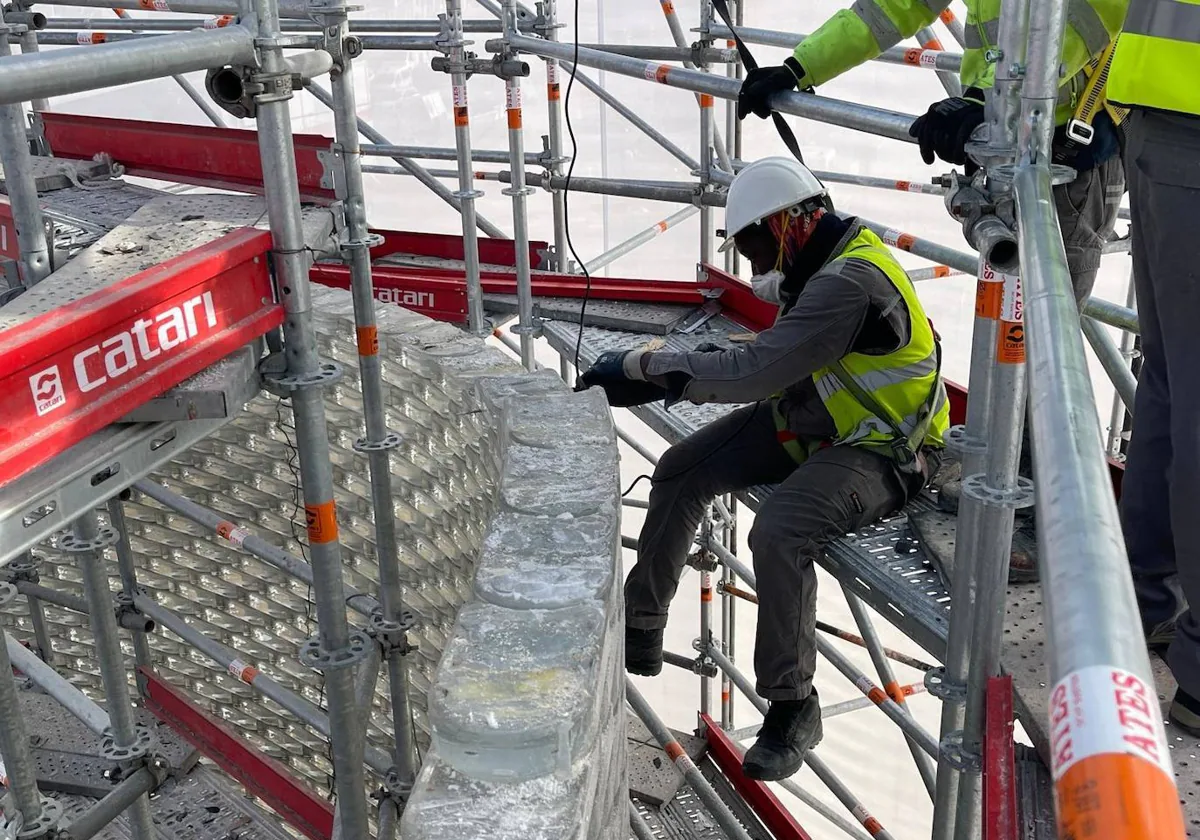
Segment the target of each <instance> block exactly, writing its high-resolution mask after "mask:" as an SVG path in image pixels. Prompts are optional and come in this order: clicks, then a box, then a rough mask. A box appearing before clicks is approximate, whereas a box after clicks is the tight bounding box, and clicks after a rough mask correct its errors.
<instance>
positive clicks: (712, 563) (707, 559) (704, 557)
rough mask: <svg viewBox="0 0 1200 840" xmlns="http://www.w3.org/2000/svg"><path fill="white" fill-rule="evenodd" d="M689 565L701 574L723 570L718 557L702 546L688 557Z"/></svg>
mask: <svg viewBox="0 0 1200 840" xmlns="http://www.w3.org/2000/svg"><path fill="white" fill-rule="evenodd" d="M687 564H688V565H689V566H691V567H692V568H693V569H695V570H696V571H699V572H715V571H717V570H718V569H719V568H721V564H720V563H718V562H717V555H715V554H713V553H712V552H711V551H709V550H708V548H707V547H704V546H701V547H700V548H697V549H696V550H695V551H693V552H692V553H691V554H689V555H688V556H687Z"/></svg>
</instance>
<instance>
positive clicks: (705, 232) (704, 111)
mask: <svg viewBox="0 0 1200 840" xmlns="http://www.w3.org/2000/svg"><path fill="white" fill-rule="evenodd" d="M713 128H714V126H713V98H712V97H711V96H709V95H708V94H707V93H702V94H700V189H701V191H703V192H708V189H709V183H710V182H711V180H712V143H713ZM712 260H713V209H712V207H709V206H708V205H706V204H704V203H703V202H701V204H700V262H702V263H704V264H705V265H709V264H711V263H712Z"/></svg>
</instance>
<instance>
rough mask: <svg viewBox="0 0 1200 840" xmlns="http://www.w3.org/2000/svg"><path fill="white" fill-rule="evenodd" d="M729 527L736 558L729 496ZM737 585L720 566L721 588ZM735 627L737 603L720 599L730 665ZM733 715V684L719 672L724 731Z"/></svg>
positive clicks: (735, 528)
mask: <svg viewBox="0 0 1200 840" xmlns="http://www.w3.org/2000/svg"><path fill="white" fill-rule="evenodd" d="M728 507H729V527H728V528H727V529H726V532H725V535H726V546H725V547H726V548H727V549H728V550H729V553H730V555H731V556H733V557H736V556H737V550H738V521H737V513H738V511H737V497H736V496H733V495H730V496H729V505H728ZM736 584H737V576H736V575H735V574H734V573H733V570H732V569H730V568H729V567H728V566H725V565H722V566H721V587H722V589H725V588H726V587H730V586H735V585H736ZM736 627H737V601H736V599H734V598H731V597H728V596H726V597H724V598H722V599H721V643H722V650H724V652H725V655H726V656H728V657H729V661H730V663H734V662H737V657H736V654H737V634H736V633H735V632H734V630H735V629H736ZM733 715H734V697H733V682H732V681H731V680H730V678H729V675H728V674H726V673H725V672H721V725H722V726H723V727H725V728H726V729H732V728H733V727H734V726H735V724H734V720H733Z"/></svg>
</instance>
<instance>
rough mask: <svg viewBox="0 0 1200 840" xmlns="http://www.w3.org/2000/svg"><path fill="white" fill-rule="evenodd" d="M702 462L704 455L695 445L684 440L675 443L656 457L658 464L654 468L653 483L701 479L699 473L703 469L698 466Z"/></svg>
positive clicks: (687, 481) (686, 482)
mask: <svg viewBox="0 0 1200 840" xmlns="http://www.w3.org/2000/svg"><path fill="white" fill-rule="evenodd" d="M703 463H704V455H703V454H702V453H698V452H697V451H696V448H695V447H693V446H689V445H688V442H687V441H686V440H685V441H684V442H682V443H677V444H675V445H674V446H672V447H671V448H670V449H668V450H667V451H666V452H664V453H663V454H662V456H661V457H660V458H659V459H658V465H657V466H656V467H655V468H654V476H653V478H654V483H655V484H664V483H666V482H680V483H685V484H688V483H692V482H694V481H696V480H697V479H702V476H701V475H700V474H701V473H702V472H703V471H702V470H701V469H699V468H700V466H701V465H702V464H703ZM702 483H703V482H702Z"/></svg>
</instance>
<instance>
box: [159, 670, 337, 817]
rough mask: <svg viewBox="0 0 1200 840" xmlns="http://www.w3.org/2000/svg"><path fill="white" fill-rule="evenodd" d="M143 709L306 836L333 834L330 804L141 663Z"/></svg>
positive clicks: (285, 768)
mask: <svg viewBox="0 0 1200 840" xmlns="http://www.w3.org/2000/svg"><path fill="white" fill-rule="evenodd" d="M137 670H138V673H139V674H140V675H141V677H142V678H143V681H144V683H145V690H144V696H145V701H146V708H147V709H148V710H149V711H150V712H151V713H152V714H153V715H154V716H155V717H157V718H158V719H159V720H161V721H162V722H163V723H165V724H167V725H168V726H170V727H171V728H172V729H173V730H175V731H176V732H177V733H179V735H180V736H181V737H182V738H183V739H184V740H185V741H187V742H188V743H189V744H191V745H192V746H193V747H195V748H196V749H198V750H200V752H202V753H204V755H206V756H207V757H208V758H209V759H211V760H212V761H213V762H215V763H216V764H217V766H219V767H220V768H221V769H222V770H224V771H225V772H226V773H228V774H229V775H230V776H232V777H233V778H234V779H236V780H237V781H238V782H239V783H240V784H241V785H242V787H244V788H245V789H246V791H247V792H249V793H251V794H253V795H254V796H257V797H258V798H259V799H261V800H262V801H263V802H265V803H267V805H268V806H270V807H271V808H272V809H273V810H274V811H275V812H276V813H277V814H279V816H281V817H282V818H283V819H284V821H285V822H287V824H288V825H290V826H292V827H293V828H294V829H296V830H297V831H299V832H300V833H301V834H303V835H304V836H305V837H308V838H309V840H329V838H330V837H332V836H333V805H332V804H330V803H329V802H327V801H326V800H325V799H324V798H322V797H321V796H318V795H317V793H316V792H315V791H314V790H312V788H310V787H309V786H308V785H306V784H305V783H304V782H302V781H300V780H299V779H297V778H296V777H295V776H294V775H292V774H291V773H290V772H289V771H288V769H287V767H285V766H284V765H283V764H281V763H280V762H278V761H276V760H275V759H273V758H270V757H269V756H265V755H263V754H262V753H261V752H259V751H258V750H256V749H254V748H253V747H252V746H250V745H249V744H247V743H246V742H245V741H244V740H242V739H241V738H239V737H238V736H237V735H235V734H234V733H233V732H231V731H230V730H229V729H228V728H226V727H225V726H224V725H223V724H222V723H220V722H219V721H218V720H216V719H215V718H213V717H212V716H210V715H208V714H207V713H205V712H204V711H203V710H201V709H200V708H199V707H197V706H196V704H195V703H193V702H192V701H191V700H190V699H189V698H188V696H187V695H186V694H184V693H183V692H182V691H181V690H179V689H178V688H176V687H175V686H173V685H171V684H170V683H168V682H167V681H166V680H164V679H163V678H162V677H160V676H159V675H158V674H157V673H156V672H155V671H153V670H152V669H150V668H146V667H139V668H138V669H137Z"/></svg>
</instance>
